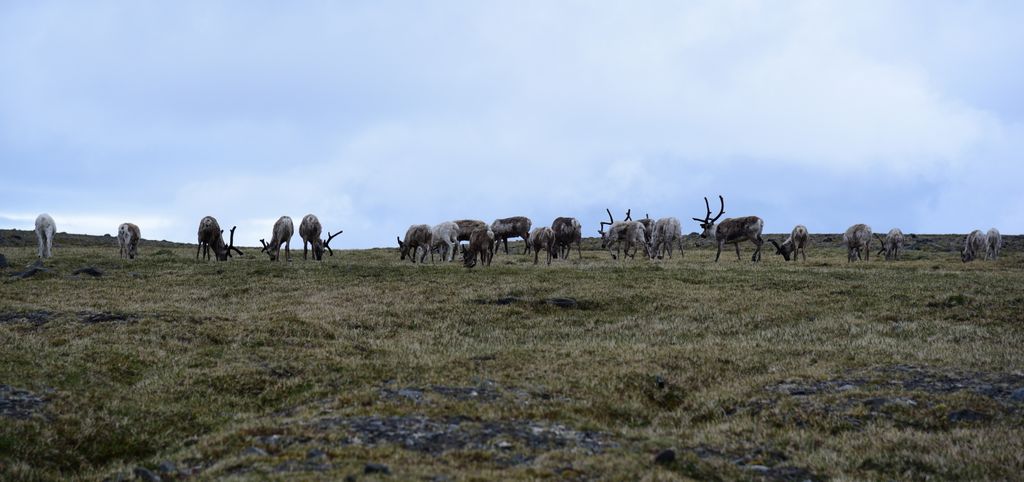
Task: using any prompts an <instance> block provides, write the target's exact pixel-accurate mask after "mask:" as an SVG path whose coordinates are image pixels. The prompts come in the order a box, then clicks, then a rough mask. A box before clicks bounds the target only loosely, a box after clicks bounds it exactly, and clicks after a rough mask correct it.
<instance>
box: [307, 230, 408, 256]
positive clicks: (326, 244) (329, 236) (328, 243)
mask: <svg viewBox="0 0 1024 482" xmlns="http://www.w3.org/2000/svg"><path fill="white" fill-rule="evenodd" d="M343 232H345V231H338V232H336V233H334V234H331V232H330V231H327V239H325V240H324V247H325V248H327V254H330V255H331V256H334V251H333V250H331V240H332V239H334V237H335V236H337V235H339V234H341V233H343ZM396 238H397V236H396Z"/></svg>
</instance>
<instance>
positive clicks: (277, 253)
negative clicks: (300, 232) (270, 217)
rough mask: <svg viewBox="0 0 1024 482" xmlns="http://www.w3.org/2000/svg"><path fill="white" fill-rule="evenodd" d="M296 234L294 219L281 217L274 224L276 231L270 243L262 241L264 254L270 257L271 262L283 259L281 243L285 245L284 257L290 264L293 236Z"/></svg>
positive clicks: (272, 234)
mask: <svg viewBox="0 0 1024 482" xmlns="http://www.w3.org/2000/svg"><path fill="white" fill-rule="evenodd" d="M294 233H295V224H293V223H292V218H290V217H288V216H281V217H280V218H277V222H276V223H274V230H273V232H272V233H271V236H270V242H269V243H268V242H266V241H264V240H262V239H261V240H260V243H262V244H263V250H262V251H263V252H264V253H267V255H268V256H270V260H271V261H277V258H280V257H281V243H284V257H285V259H287V260H288V262H289V263H290V262H291V261H292V234H294Z"/></svg>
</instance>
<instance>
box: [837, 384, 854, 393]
mask: <svg viewBox="0 0 1024 482" xmlns="http://www.w3.org/2000/svg"><path fill="white" fill-rule="evenodd" d="M854 388H857V387H855V386H853V385H850V384H849V383H847V384H846V385H843V386H840V387H839V388H836V391H837V392H847V391H850V390H853V389H854Z"/></svg>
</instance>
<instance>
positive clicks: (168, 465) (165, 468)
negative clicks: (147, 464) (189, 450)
mask: <svg viewBox="0 0 1024 482" xmlns="http://www.w3.org/2000/svg"><path fill="white" fill-rule="evenodd" d="M156 470H158V471H159V472H160V473H162V474H170V473H172V472H177V471H178V466H177V465H174V462H171V461H170V460H165V461H163V462H160V466H159V467H157V468H156Z"/></svg>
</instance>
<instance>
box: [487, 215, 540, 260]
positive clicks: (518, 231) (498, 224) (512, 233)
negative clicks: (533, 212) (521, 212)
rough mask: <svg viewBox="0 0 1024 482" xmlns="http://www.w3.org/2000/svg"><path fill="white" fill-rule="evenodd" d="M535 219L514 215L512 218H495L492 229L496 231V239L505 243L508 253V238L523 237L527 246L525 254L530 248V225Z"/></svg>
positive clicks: (506, 252)
mask: <svg viewBox="0 0 1024 482" xmlns="http://www.w3.org/2000/svg"><path fill="white" fill-rule="evenodd" d="M531 226H533V221H530V218H528V217H525V216H514V217H511V218H502V219H495V220H494V222H493V223H491V231H494V240H495V242H498V243H502V242H504V243H505V254H508V238H515V237H517V236H518V237H521V238H523V244H524V245H525V246H526V248H525V249H524V250H523V254H526V252H527V251H528V250H529V249H530V227H531Z"/></svg>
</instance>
